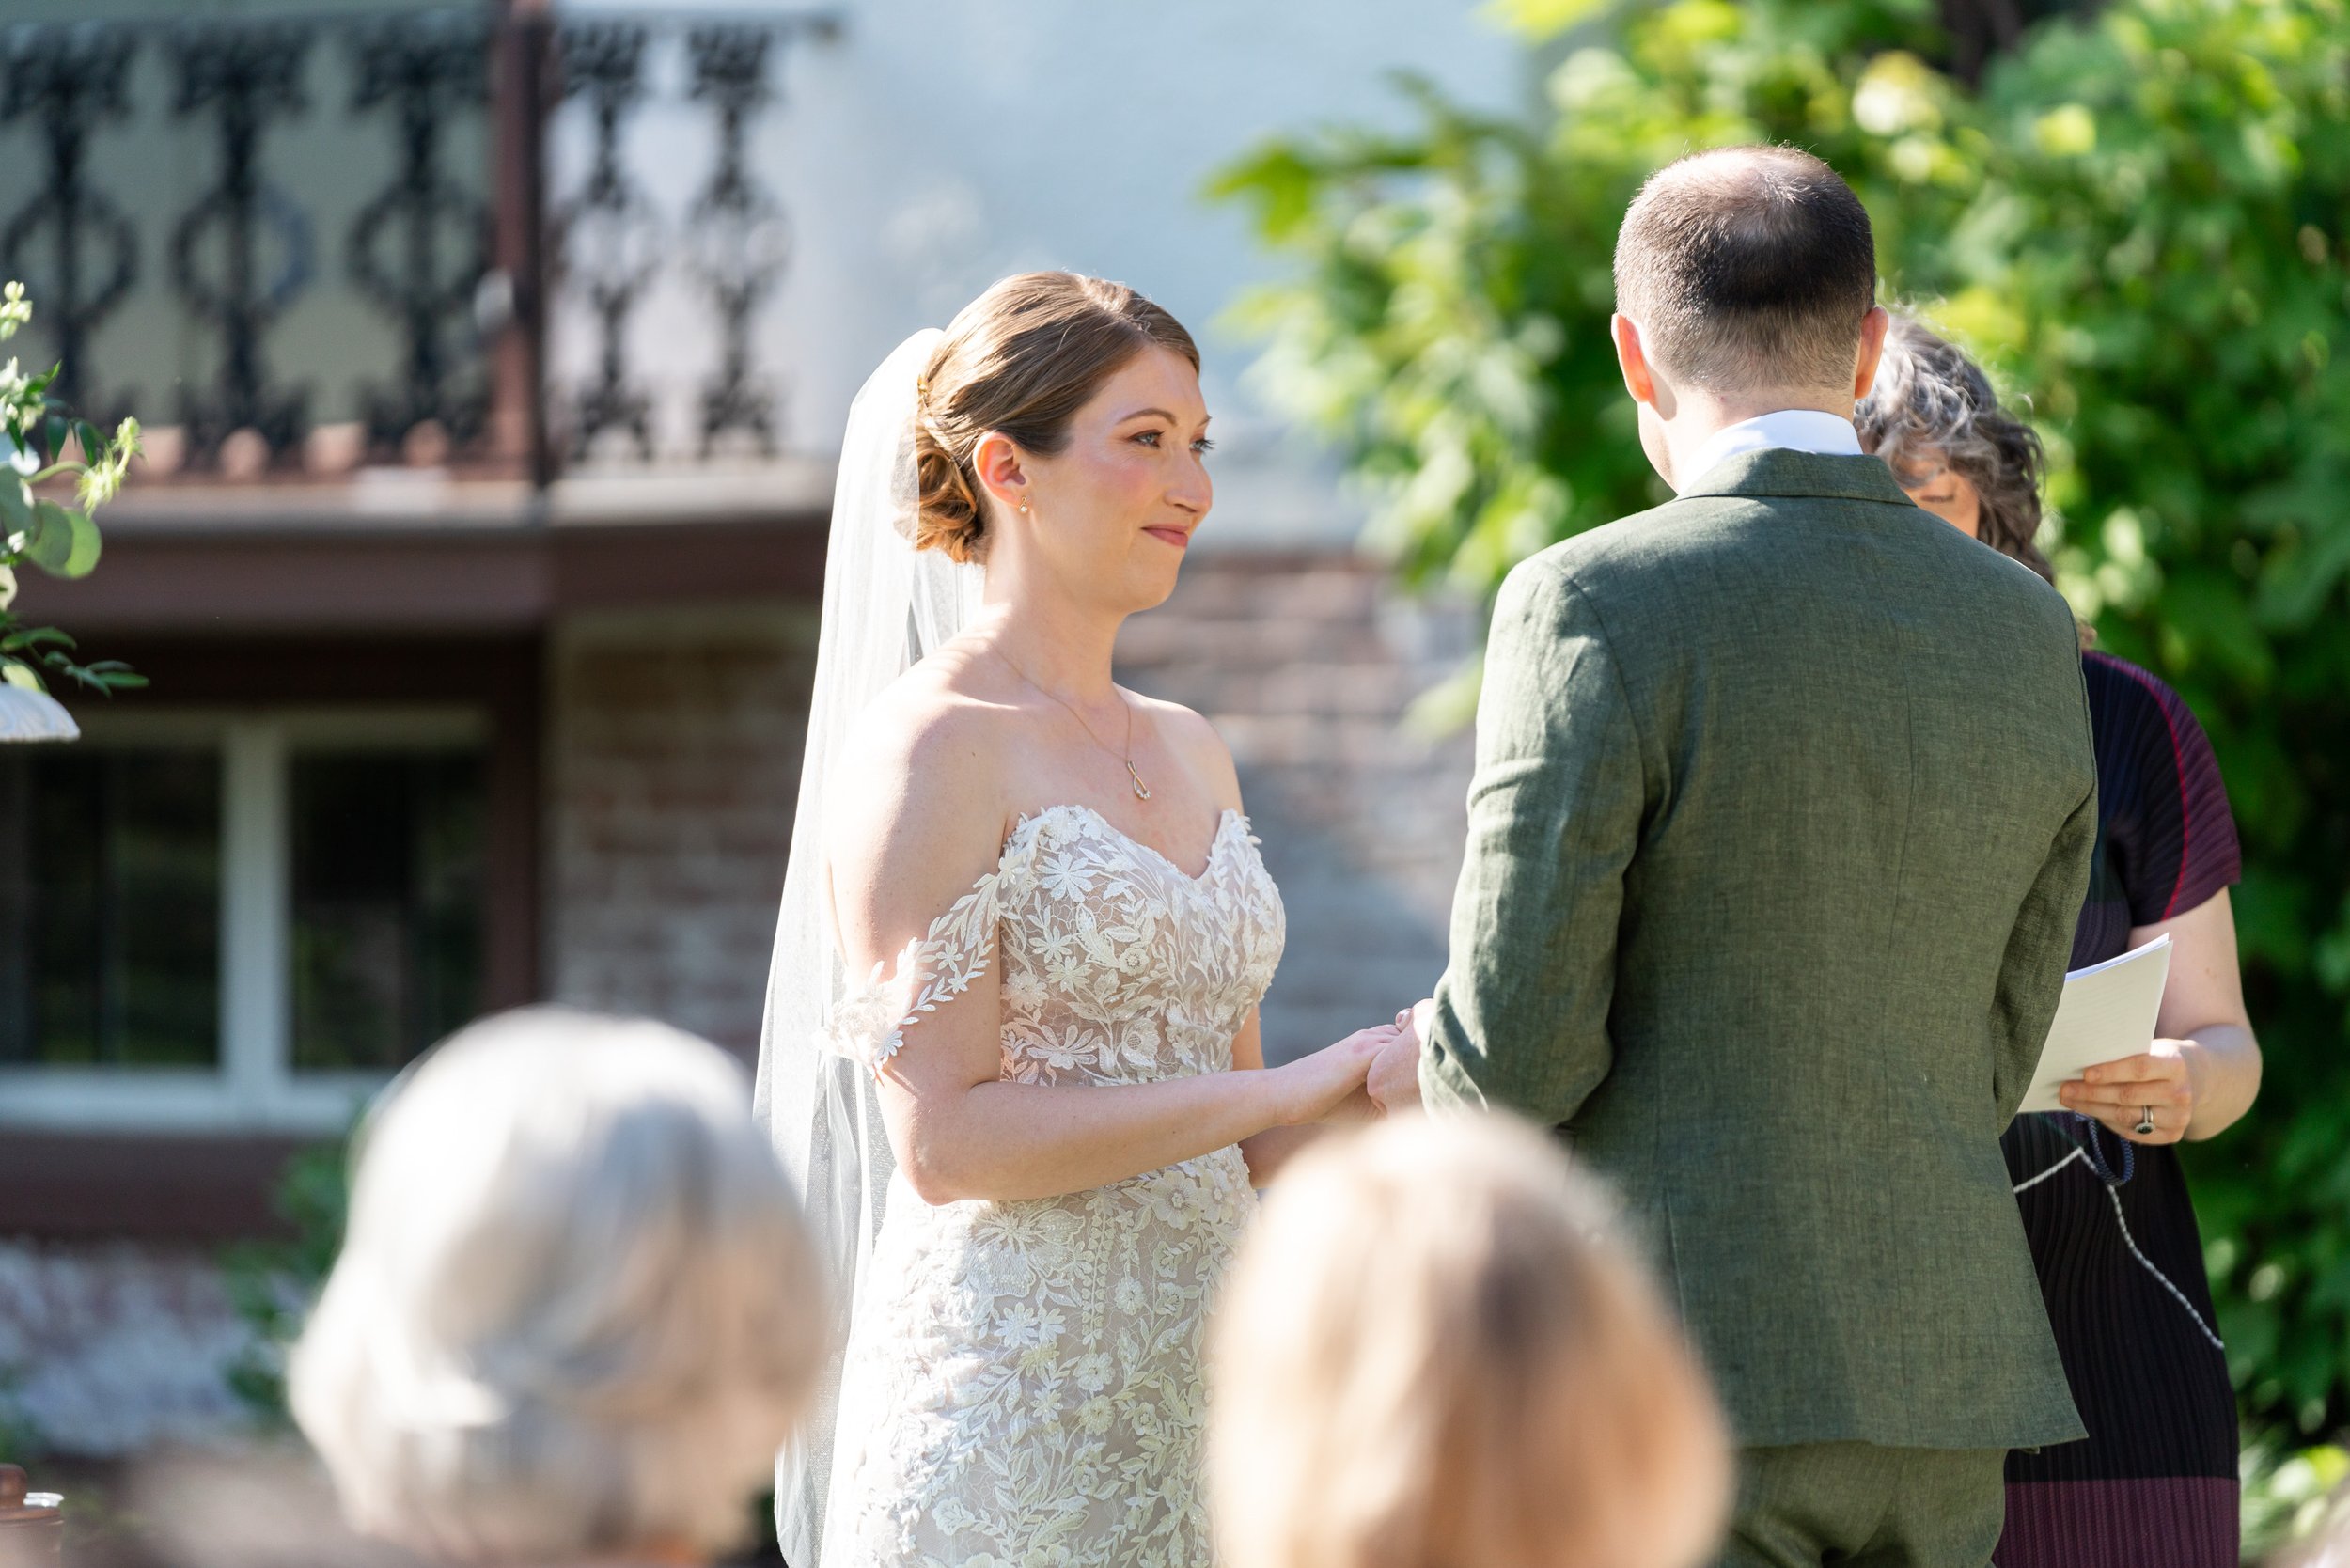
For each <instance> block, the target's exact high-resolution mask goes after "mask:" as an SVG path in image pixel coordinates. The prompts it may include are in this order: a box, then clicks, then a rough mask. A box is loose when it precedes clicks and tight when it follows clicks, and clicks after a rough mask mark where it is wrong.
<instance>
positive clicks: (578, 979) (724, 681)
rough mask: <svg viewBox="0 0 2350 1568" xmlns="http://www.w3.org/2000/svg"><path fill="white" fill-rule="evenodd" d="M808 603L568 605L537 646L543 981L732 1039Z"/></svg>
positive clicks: (785, 768) (776, 842)
mask: <svg viewBox="0 0 2350 1568" xmlns="http://www.w3.org/2000/svg"><path fill="white" fill-rule="evenodd" d="M815 648H816V618H815V615H814V613H813V612H812V611H811V610H805V609H797V608H791V607H786V606H780V605H778V606H746V607H729V608H724V609H715V610H713V609H697V610H691V611H684V610H681V611H664V612H660V613H657V614H652V613H645V614H639V613H629V614H615V615H596V616H580V617H575V618H572V619H568V620H566V621H565V622H564V623H562V624H561V625H560V626H558V627H557V629H556V635H555V637H554V640H553V644H552V648H551V650H550V654H549V664H550V677H549V679H550V682H551V691H550V695H549V703H548V715H547V717H548V740H547V745H548V751H547V786H546V788H547V819H546V831H547V847H548V870H547V924H548V955H547V956H548V961H549V962H548V978H549V986H548V989H549V991H550V993H551V994H552V995H553V996H555V997H556V999H557V1000H560V1001H567V1002H573V1003H577V1004H579V1005H581V1006H587V1007H596V1008H604V1009H610V1010H614V1011H629V1012H644V1013H650V1014H652V1015H653V1016H655V1017H659V1018H664V1019H666V1020H668V1021H669V1022H671V1023H674V1024H677V1025H679V1026H680V1027H684V1028H688V1029H692V1030H694V1031H695V1032H697V1033H698V1034H702V1035H705V1036H707V1037H708V1038H710V1039H712V1040H715V1041H717V1042H718V1043H721V1044H723V1045H727V1046H729V1047H731V1048H733V1049H735V1050H739V1051H743V1052H744V1053H746V1054H747V1053H749V1052H750V1051H752V1050H753V1049H755V1048H756V1047H757V1045H758V1043H759V1025H760V1010H761V1008H762V1006H763V1004H764V998H765V996H766V987H767V965H768V960H769V955H770V953H771V952H772V950H773V949H774V945H775V935H776V903H777V900H778V899H779V898H780V896H781V894H782V890H783V868H784V861H785V858H786V855H787V852H788V850H789V848H790V841H791V808H792V802H793V800H794V798H795V797H796V795H797V793H798V791H799V782H800V745H801V738H802V733H803V731H804V729H805V727H806V724H807V693H808V687H809V684H810V682H812V680H813V679H814V673H815Z"/></svg>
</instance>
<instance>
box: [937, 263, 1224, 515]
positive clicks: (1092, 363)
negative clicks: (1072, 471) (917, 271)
mask: <svg viewBox="0 0 2350 1568" xmlns="http://www.w3.org/2000/svg"><path fill="white" fill-rule="evenodd" d="M1152 347H1157V348H1162V349H1171V350H1173V351H1174V352H1175V353H1179V354H1181V355H1183V358H1184V359H1186V360H1188V361H1189V362H1190V364H1191V368H1193V369H1194V370H1197V369H1199V345H1198V344H1197V343H1195V342H1193V341H1192V338H1191V334H1190V333H1188V332H1186V331H1184V330H1183V323H1182V322H1181V321H1177V320H1176V319H1175V318H1174V317H1172V316H1170V315H1168V314H1167V312H1166V311H1165V310H1163V309H1161V308H1160V307H1159V306H1155V305H1153V304H1152V303H1151V302H1150V301H1149V300H1147V299H1144V298H1143V297H1142V296H1141V295H1140V294H1137V293H1136V292H1135V291H1134V290H1132V289H1129V288H1127V287H1126V286H1125V285H1124V284H1122V283H1111V282H1108V281H1106V280H1105V279H1102V278H1098V277H1085V276H1081V275H1080V274H1076V273H1019V274H1014V275H1013V276H1011V277H1008V278H1005V279H1003V280H1002V281H1001V282H999V283H997V284H996V285H995V287H994V288H992V289H990V290H988V291H987V292H986V293H984V294H981V295H980V296H979V298H978V299H975V300H973V301H972V302H971V303H970V304H969V305H966V306H964V307H963V309H962V310H961V311H959V312H958V313H957V314H956V316H955V319H954V320H953V321H949V322H948V323H947V335H946V336H945V337H942V338H940V339H939V342H938V347H937V348H936V349H935V350H933V351H932V353H931V358H930V363H929V364H928V365H927V366H925V367H924V368H923V371H922V380H921V384H920V385H919V387H918V388H917V396H916V415H915V432H914V452H915V462H916V464H917V477H918V478H917V482H918V485H919V492H920V494H919V499H918V500H917V505H916V509H915V518H914V547H915V548H916V549H917V550H944V551H945V552H946V553H947V554H948V556H950V557H953V558H954V559H956V560H959V561H969V560H977V559H979V557H980V556H981V555H982V553H983V552H984V550H985V547H986V543H987V514H986V512H985V510H982V508H981V505H980V495H981V494H982V493H981V491H980V489H979V475H978V473H977V472H976V471H974V470H973V468H972V466H971V454H972V452H973V451H974V450H975V449H976V448H977V447H979V440H980V438H981V437H983V436H985V435H986V434H987V433H988V432H989V431H1001V432H1002V433H1003V434H1005V435H1007V436H1009V437H1011V440H1012V441H1013V442H1014V443H1016V444H1017V445H1018V446H1019V447H1020V448H1021V449H1022V450H1023V451H1028V452H1036V453H1039V454H1041V455H1042V456H1046V457H1050V456H1051V455H1052V454H1054V453H1055V452H1058V451H1059V450H1060V449H1061V447H1064V446H1066V445H1067V444H1068V441H1069V422H1070V420H1071V419H1072V418H1073V417H1075V416H1076V413H1077V411H1078V410H1079V409H1081V408H1083V407H1084V406H1085V405H1086V404H1087V402H1089V400H1091V399H1092V397H1093V395H1094V394H1095V393H1096V392H1098V391H1100V390H1101V388H1102V384H1103V383H1104V382H1105V381H1107V380H1109V378H1110V377H1111V376H1113V375H1116V374H1117V373H1118V372H1119V371H1120V369H1122V368H1125V366H1126V365H1127V364H1128V363H1129V362H1130V361H1132V360H1133V359H1134V358H1135V356H1136V355H1137V354H1139V353H1142V352H1143V351H1144V350H1146V349H1150V348H1152Z"/></svg>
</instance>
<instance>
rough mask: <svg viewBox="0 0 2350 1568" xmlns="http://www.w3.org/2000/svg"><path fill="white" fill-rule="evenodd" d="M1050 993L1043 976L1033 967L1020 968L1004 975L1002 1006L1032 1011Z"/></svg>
mask: <svg viewBox="0 0 2350 1568" xmlns="http://www.w3.org/2000/svg"><path fill="white" fill-rule="evenodd" d="M1051 995H1052V993H1051V992H1050V991H1048V990H1047V989H1046V988H1045V984H1044V977H1043V976H1042V975H1040V974H1038V973H1037V972H1036V971H1035V970H1034V969H1025V968H1024V969H1020V970H1017V971H1015V972H1014V973H1012V974H1011V975H1009V976H1007V977H1005V980H1004V1006H1005V1007H1006V1008H1008V1009H1010V1010H1011V1011H1013V1012H1034V1011H1037V1009H1039V1008H1041V1007H1042V1006H1043V1005H1044V1004H1045V1001H1046V1000H1047V999H1048V998H1049V997H1050V996H1051Z"/></svg>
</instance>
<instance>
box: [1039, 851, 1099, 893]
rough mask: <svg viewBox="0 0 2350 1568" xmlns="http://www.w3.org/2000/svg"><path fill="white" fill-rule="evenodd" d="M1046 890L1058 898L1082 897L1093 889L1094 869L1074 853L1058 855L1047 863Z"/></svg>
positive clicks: (1045, 870) (1045, 873) (1045, 871)
mask: <svg viewBox="0 0 2350 1568" xmlns="http://www.w3.org/2000/svg"><path fill="white" fill-rule="evenodd" d="M1042 881H1043V883H1044V890H1045V891H1046V892H1047V893H1050V894H1051V895H1052V896H1053V897H1055V898H1057V899H1081V898H1084V897H1085V896H1086V895H1087V894H1088V893H1090V892H1092V891H1093V871H1092V870H1091V869H1090V868H1089V867H1088V866H1086V865H1085V863H1084V862H1082V861H1081V860H1079V859H1078V858H1077V857H1076V856H1075V855H1055V856H1053V858H1052V859H1051V860H1050V861H1049V862H1047V863H1046V865H1045V868H1044V874H1043V877H1042Z"/></svg>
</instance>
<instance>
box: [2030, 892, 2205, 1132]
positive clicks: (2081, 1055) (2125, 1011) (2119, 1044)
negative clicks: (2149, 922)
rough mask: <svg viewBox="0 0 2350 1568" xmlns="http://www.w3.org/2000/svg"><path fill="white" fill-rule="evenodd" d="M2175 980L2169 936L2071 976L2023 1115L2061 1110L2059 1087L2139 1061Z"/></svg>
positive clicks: (2152, 1036) (2065, 984)
mask: <svg viewBox="0 0 2350 1568" xmlns="http://www.w3.org/2000/svg"><path fill="white" fill-rule="evenodd" d="M2169 979H2170V934H2169V933H2164V934H2163V935H2160V936H2157V937H2155V938H2154V940H2153V941H2152V942H2149V943H2147V944H2146V945H2145V946H2144V947H2142V948H2138V949H2132V950H2131V951H2129V952H2125V953H2123V955H2122V956H2121V957H2119V958H2109V959H2107V960H2106V961H2105V962H2104V963H2103V964H2091V965H2090V966H2089V967H2088V968H2086V969H2076V970H2074V971H2073V972H2072V973H2070V974H2068V975H2066V976H2065V977H2064V999H2063V1000H2062V1001H2061V1002H2060V1003H2058V1004H2057V1015H2056V1022H2055V1023H2053V1024H2051V1025H2049V1026H2048V1043H2047V1044H2046V1045H2045V1046H2044V1047H2042V1049H2041V1052H2040V1068H2039V1071H2037V1072H2035V1073H2034V1074H2032V1076H2031V1088H2030V1089H2029V1090H2026V1091H2025V1093H2024V1103H2023V1105H2021V1106H2019V1107H2018V1109H2019V1111H2057V1110H2062V1109H2063V1108H2064V1103H2063V1102H2062V1101H2060V1100H2059V1099H2058V1098H2057V1086H2058V1085H2059V1084H2062V1083H2070V1082H2074V1081H2076V1080H2077V1079H2078V1078H2079V1077H2080V1075H2081V1074H2082V1073H2083V1072H2084V1071H2086V1070H2087V1069H2089V1068H2092V1067H2094V1066H2096V1065H2097V1064H2098V1063H2099V1062H2101V1061H2119V1060H2121V1059H2122V1058H2123V1057H2134V1056H2138V1055H2139V1054H2140V1053H2142V1052H2143V1051H2144V1050H2145V1049H2146V1047H2147V1046H2149V1045H2151V1044H2153V1043H2154V1018H2155V1015H2156V1014H2157V1013H2159V1012H2160V1011H2162V987H2163V982H2164V981H2165V980H2169Z"/></svg>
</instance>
